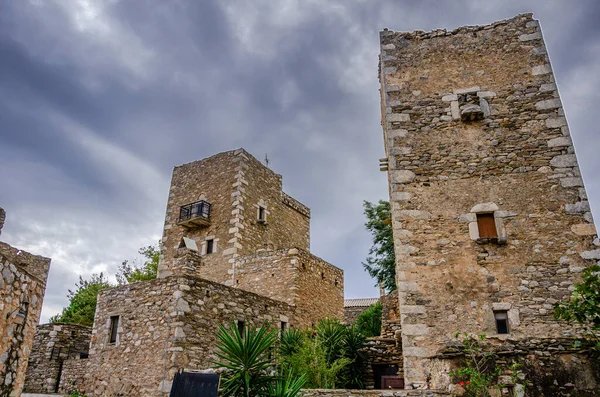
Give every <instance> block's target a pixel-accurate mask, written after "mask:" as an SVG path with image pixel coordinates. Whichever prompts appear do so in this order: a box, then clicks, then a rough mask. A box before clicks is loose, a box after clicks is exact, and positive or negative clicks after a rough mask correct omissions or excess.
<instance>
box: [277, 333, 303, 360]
mask: <svg viewBox="0 0 600 397" xmlns="http://www.w3.org/2000/svg"><path fill="white" fill-rule="evenodd" d="M303 337H304V336H303V333H302V332H301V331H299V330H297V329H296V328H289V329H287V330H285V331H283V333H282V334H281V342H280V344H279V351H280V353H281V355H282V356H283V357H288V356H291V355H292V354H294V353H296V352H297V351H298V349H300V345H301V344H302V340H303Z"/></svg>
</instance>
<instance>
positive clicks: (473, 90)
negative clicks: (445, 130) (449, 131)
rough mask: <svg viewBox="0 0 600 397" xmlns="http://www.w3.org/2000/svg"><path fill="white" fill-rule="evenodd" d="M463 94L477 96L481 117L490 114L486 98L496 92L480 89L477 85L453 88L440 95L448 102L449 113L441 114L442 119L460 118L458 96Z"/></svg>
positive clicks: (491, 96)
mask: <svg viewBox="0 0 600 397" xmlns="http://www.w3.org/2000/svg"><path fill="white" fill-rule="evenodd" d="M464 95H473V96H476V97H477V98H479V105H478V106H479V107H480V108H481V111H482V112H483V118H484V119H487V118H489V117H490V116H491V110H490V104H489V102H488V98H494V97H495V96H496V93H495V92H493V91H485V90H482V89H481V87H479V86H474V87H468V88H461V89H457V90H454V92H453V93H452V94H444V95H442V101H443V102H450V108H449V113H450V114H449V115H445V116H442V117H441V118H440V119H441V120H442V121H452V120H458V121H460V120H462V116H461V110H460V104H459V97H461V96H464Z"/></svg>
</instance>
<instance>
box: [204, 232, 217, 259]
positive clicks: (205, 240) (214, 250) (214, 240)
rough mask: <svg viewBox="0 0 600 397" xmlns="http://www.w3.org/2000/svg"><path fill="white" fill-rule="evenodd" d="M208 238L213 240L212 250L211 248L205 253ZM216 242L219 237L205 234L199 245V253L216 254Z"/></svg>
mask: <svg viewBox="0 0 600 397" xmlns="http://www.w3.org/2000/svg"><path fill="white" fill-rule="evenodd" d="M209 240H212V241H213V250H212V252H211V253H206V251H207V248H208V241H209ZM218 243H219V239H218V238H216V237H215V236H212V235H211V236H206V237H204V241H202V244H201V247H200V250H201V252H200V253H201V254H202V255H212V254H216V253H217V252H218V251H217V247H218Z"/></svg>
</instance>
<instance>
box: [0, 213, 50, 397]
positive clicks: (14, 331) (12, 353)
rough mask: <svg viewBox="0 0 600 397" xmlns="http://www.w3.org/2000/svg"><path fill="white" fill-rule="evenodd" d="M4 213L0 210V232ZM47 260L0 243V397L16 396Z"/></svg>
mask: <svg viewBox="0 0 600 397" xmlns="http://www.w3.org/2000/svg"><path fill="white" fill-rule="evenodd" d="M4 219H5V212H4V210H3V209H2V208H0V232H1V230H2V226H3V225H4ZM49 268H50V259H49V258H44V257H42V256H37V255H32V254H30V253H28V252H25V251H21V250H19V249H17V248H14V247H11V246H10V245H8V244H6V243H3V242H0V274H1V276H0V309H1V312H2V314H1V315H2V321H0V335H1V336H0V379H2V382H0V397H8V396H11V397H13V396H20V395H21V391H22V389H23V384H24V381H25V371H26V368H27V360H28V358H29V354H30V352H31V345H32V343H33V334H34V332H35V327H36V325H37V323H38V321H39V318H40V313H41V310H42V302H43V300H44V293H45V291H46V280H47V278H48V270H49Z"/></svg>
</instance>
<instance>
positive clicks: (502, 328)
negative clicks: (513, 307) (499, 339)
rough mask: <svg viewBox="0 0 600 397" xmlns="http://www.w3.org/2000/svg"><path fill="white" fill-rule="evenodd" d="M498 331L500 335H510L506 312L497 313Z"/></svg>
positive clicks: (495, 313) (495, 316)
mask: <svg viewBox="0 0 600 397" xmlns="http://www.w3.org/2000/svg"><path fill="white" fill-rule="evenodd" d="M494 318H495V319H496V331H497V332H498V333H499V334H508V312H507V311H506V310H501V311H495V312H494Z"/></svg>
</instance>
